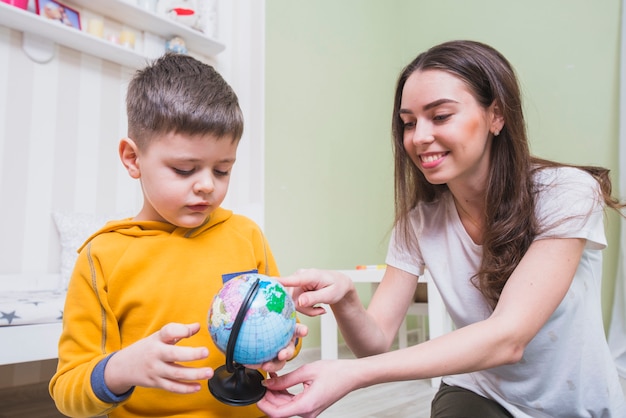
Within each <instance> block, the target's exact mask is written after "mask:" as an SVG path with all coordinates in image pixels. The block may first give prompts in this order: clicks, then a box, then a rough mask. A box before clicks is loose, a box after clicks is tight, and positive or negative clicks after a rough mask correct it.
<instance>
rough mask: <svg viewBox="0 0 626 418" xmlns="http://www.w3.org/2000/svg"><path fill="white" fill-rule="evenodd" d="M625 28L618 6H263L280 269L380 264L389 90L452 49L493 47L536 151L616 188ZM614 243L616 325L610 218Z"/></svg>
mask: <svg viewBox="0 0 626 418" xmlns="http://www.w3.org/2000/svg"><path fill="white" fill-rule="evenodd" d="M619 26H620V1H619V0H604V1H602V2H598V1H594V0H527V1H523V2H522V1H518V2H513V1H510V0H509V1H504V0H473V1H458V0H440V1H426V0H416V1H409V0H403V1H401V0H394V1H388V2H381V1H377V0H342V1H332V0H316V1H304V0H266V69H265V71H266V132H265V134H266V157H265V158H266V161H265V165H266V179H265V187H266V196H265V198H266V220H265V229H266V233H267V236H268V239H269V241H270V244H271V246H272V249H273V251H274V254H275V256H276V258H277V260H278V263H279V266H280V268H281V272H282V273H283V274H289V273H292V272H293V271H294V270H296V269H297V268H300V267H318V268H332V269H340V268H353V267H354V266H355V265H357V264H376V263H382V262H384V257H385V253H386V246H387V241H388V233H389V230H390V227H391V222H392V215H393V201H392V200H393V166H392V158H391V148H390V141H391V139H390V138H391V135H390V113H391V108H392V98H393V90H394V84H395V80H396V77H397V75H398V73H399V71H400V70H401V69H402V67H403V66H404V65H405V64H407V63H408V62H409V61H410V60H411V59H412V58H413V57H414V56H415V55H417V54H418V53H419V52H421V51H423V50H425V49H427V48H428V47H430V46H432V45H434V44H436V43H439V42H442V41H445V40H450V39H460V38H464V39H474V40H479V41H483V42H486V43H489V44H491V45H493V46H494V47H496V48H497V49H499V50H500V51H501V52H502V53H503V54H504V55H505V56H506V57H507V58H508V59H509V60H510V61H511V63H512V64H513V65H514V66H515V68H516V69H517V72H518V75H519V78H520V82H521V85H522V91H523V94H524V100H525V111H526V117H527V123H528V128H529V136H530V139H531V147H532V151H533V153H535V154H537V155H539V156H542V157H546V158H550V159H556V160H559V161H563V162H571V163H581V164H595V165H602V166H606V167H608V168H611V169H612V170H613V174H614V175H613V178H614V179H615V181H617V170H618V161H617V149H618V87H619V80H618V74H619V68H618V67H619V36H620V29H619ZM616 186H617V185H616ZM615 190H617V187H615ZM607 234H608V239H609V248H607V250H605V253H604V257H605V263H604V266H605V270H604V286H603V295H602V296H603V302H604V312H603V313H604V318H605V323H607V324H608V321H609V318H610V309H611V303H612V295H613V287H614V278H615V272H616V263H617V245H618V219H617V216H615V215H613V214H611V215H609V216H608V218H607ZM305 323H307V324H308V325H309V326H310V328H311V334H310V338H307V340H306V341H307V346H316V345H319V334H318V329H317V328H318V321H317V320H309V319H306V320H305Z"/></svg>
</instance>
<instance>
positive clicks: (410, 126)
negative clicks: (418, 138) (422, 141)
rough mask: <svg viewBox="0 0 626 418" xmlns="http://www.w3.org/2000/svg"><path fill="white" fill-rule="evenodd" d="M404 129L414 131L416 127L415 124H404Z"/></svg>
mask: <svg viewBox="0 0 626 418" xmlns="http://www.w3.org/2000/svg"><path fill="white" fill-rule="evenodd" d="M402 127H403V128H404V129H413V128H414V127H415V122H402Z"/></svg>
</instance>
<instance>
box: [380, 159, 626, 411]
mask: <svg viewBox="0 0 626 418" xmlns="http://www.w3.org/2000/svg"><path fill="white" fill-rule="evenodd" d="M535 182H536V184H538V185H541V186H539V187H540V192H539V193H538V196H537V199H536V213H537V217H538V219H539V221H540V223H541V225H542V226H545V227H548V228H547V229H546V230H545V231H544V232H543V233H542V234H541V235H540V236H538V237H537V238H536V239H542V238H550V237H555V238H574V237H575V238H584V239H586V240H587V244H586V246H585V249H584V252H583V255H582V258H581V261H580V264H579V266H578V269H577V270H576V275H575V277H574V280H573V282H572V285H571V287H570V289H569V290H568V292H567V294H566V295H565V297H564V298H563V301H562V302H561V304H560V305H559V306H558V308H557V309H556V311H555V312H554V313H553V314H552V316H551V317H550V318H549V320H548V322H547V323H546V324H545V325H544V326H543V327H542V328H541V330H540V331H539V333H538V334H537V335H536V336H535V337H534V338H533V339H532V341H531V342H530V343H529V344H528V346H527V347H526V349H525V351H524V356H523V358H522V360H521V361H519V362H518V363H516V364H512V365H505V366H500V367H495V368H492V369H488V370H483V371H478V372H473V373H467V374H460V375H454V376H445V377H444V378H443V381H444V382H445V383H447V384H449V385H454V386H459V387H463V388H466V389H469V390H471V391H473V392H475V393H478V394H480V395H482V396H485V397H487V398H489V399H493V400H495V401H496V402H498V403H499V404H500V405H502V406H503V407H504V408H506V409H507V410H508V411H509V412H510V413H511V414H513V416H515V417H533V418H537V417H614V418H624V417H626V405H625V401H624V396H623V392H622V389H621V386H620V383H619V379H618V376H617V371H616V367H615V364H614V362H613V360H612V358H611V355H610V352H609V349H608V345H607V343H606V339H605V335H604V328H603V323H602V311H601V306H600V285H601V278H602V277H601V276H602V255H601V251H600V250H602V249H603V248H604V247H605V246H606V238H605V235H604V223H603V222H604V215H603V202H602V200H601V197H600V196H599V190H598V189H599V188H598V184H597V182H596V181H595V180H594V179H593V177H591V176H590V175H589V174H587V173H586V172H583V171H581V170H578V169H573V168H558V169H544V170H541V171H540V172H539V174H537V176H536V178H535ZM410 221H411V227H412V230H413V232H414V237H415V239H416V240H417V246H416V250H414V251H412V252H407V251H406V250H404V248H406V247H405V246H404V245H402V243H401V242H400V241H399V240H398V234H397V232H396V231H394V234H393V236H392V239H391V242H390V244H389V252H388V254H387V259H386V262H387V264H388V265H390V266H393V267H396V268H399V269H401V270H404V271H407V272H409V273H412V274H414V275H421V274H423V272H424V269H425V268H427V269H428V270H429V273H430V274H431V276H432V279H433V282H434V284H435V285H436V287H437V289H438V290H439V292H440V294H441V297H442V299H443V301H444V303H445V305H446V308H447V310H448V313H449V314H450V317H451V318H452V320H453V321H454V323H455V325H456V327H457V328H461V327H463V326H466V325H468V324H471V323H474V322H477V321H481V320H484V319H486V318H488V317H489V316H490V315H491V313H492V309H491V308H490V306H489V304H488V303H487V302H486V300H485V299H484V297H483V296H482V295H481V294H480V292H479V291H478V290H477V289H476V288H475V287H474V285H473V284H472V283H471V282H470V278H471V277H472V276H473V275H474V274H475V273H476V272H477V271H478V268H479V266H480V261H481V257H482V246H480V245H476V244H475V243H474V242H473V241H472V239H471V238H470V237H469V235H468V234H467V232H466V231H465V229H464V227H463V225H462V224H461V221H460V219H459V216H458V213H457V211H456V208H455V206H454V201H453V199H452V196H451V195H450V194H449V193H448V194H445V195H444V196H442V197H441V199H440V200H439V201H438V202H434V203H421V204H419V205H418V206H417V207H416V208H415V209H414V210H413V211H412V212H411V214H410Z"/></svg>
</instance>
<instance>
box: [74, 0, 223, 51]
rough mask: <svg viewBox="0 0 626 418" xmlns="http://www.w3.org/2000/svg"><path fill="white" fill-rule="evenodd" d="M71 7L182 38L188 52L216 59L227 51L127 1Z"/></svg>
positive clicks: (80, 0) (87, 0)
mask: <svg viewBox="0 0 626 418" xmlns="http://www.w3.org/2000/svg"><path fill="white" fill-rule="evenodd" d="M66 2H67V4H68V5H76V6H79V7H82V8H85V9H88V10H91V11H93V12H95V13H98V14H101V15H103V16H106V17H108V18H111V19H113V20H117V21H121V22H122V23H126V24H127V25H128V26H131V27H133V28H136V29H139V30H142V31H146V32H151V33H154V34H155V35H159V36H162V37H164V38H165V39H170V38H172V37H174V36H180V37H181V38H183V39H184V40H185V44H186V45H187V49H189V50H190V51H194V52H197V53H199V54H200V55H204V56H207V57H212V56H215V55H217V54H219V53H220V52H222V51H223V50H224V45H222V44H220V43H219V42H217V41H215V40H214V39H211V38H209V37H208V36H206V35H205V34H203V33H202V32H200V31H197V30H195V29H191V28H190V27H188V26H185V25H183V24H180V23H178V22H175V21H173V20H171V19H168V18H165V17H162V16H160V15H158V14H156V13H153V12H150V11H148V10H145V9H142V8H141V7H138V6H135V5H134V4H131V3H127V2H125V1H123V0H67V1H66Z"/></svg>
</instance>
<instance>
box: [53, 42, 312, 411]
mask: <svg viewBox="0 0 626 418" xmlns="http://www.w3.org/2000/svg"><path fill="white" fill-rule="evenodd" d="M126 105H127V113H128V133H129V137H128V138H123V139H122V140H121V141H120V144H119V155H120V158H121V161H122V163H123V164H124V167H125V168H126V170H127V171H128V174H129V175H130V176H131V177H132V178H134V179H139V180H140V182H141V187H142V191H143V197H144V202H143V207H142V209H141V210H140V212H139V213H138V214H137V216H135V217H134V218H131V219H124V220H120V221H114V222H109V223H108V224H107V225H105V226H104V227H103V228H102V229H101V230H100V231H98V232H96V233H95V234H94V235H92V236H91V237H90V238H89V239H88V240H87V242H86V243H85V244H84V245H83V247H82V248H81V249H80V255H79V257H78V261H77V262H76V266H75V269H74V273H73V275H72V279H71V282H70V285H69V288H68V294H67V301H66V306H65V311H64V329H63V334H62V335H61V339H60V342H59V365H58V370H57V372H56V374H55V375H54V377H53V378H52V380H51V382H50V393H51V395H52V397H53V398H54V400H55V402H56V405H57V407H58V409H59V410H60V411H61V412H63V413H64V414H67V415H69V416H94V415H107V414H108V416H109V417H117V416H124V417H146V416H160V417H164V416H194V417H200V416H202V417H224V416H233V415H236V416H239V417H258V416H263V414H262V413H261V412H260V411H259V410H258V409H257V408H256V406H255V405H251V406H246V407H237V408H236V409H235V408H233V407H230V406H227V405H225V404H222V403H220V402H219V401H217V400H216V399H215V398H213V396H212V395H211V394H210V392H209V391H208V389H207V387H206V382H207V380H208V379H210V378H211V377H212V376H213V369H215V368H217V367H219V366H221V365H223V364H224V355H223V354H222V353H221V352H220V351H219V350H218V349H217V348H216V347H215V345H214V344H213V342H212V341H211V337H210V335H209V333H208V331H207V329H206V327H201V326H200V324H199V323H198V322H197V321H198V319H199V318H201V319H204V318H206V317H207V314H208V312H209V309H210V305H211V302H212V299H213V296H214V295H215V294H216V293H217V292H218V291H219V289H220V288H221V287H222V285H223V281H224V280H226V279H228V278H230V277H233V276H234V275H237V274H238V273H243V272H250V271H255V272H259V273H262V274H267V275H270V276H276V275H278V269H277V267H276V263H275V261H274V258H273V256H272V253H271V251H270V248H269V246H268V244H267V242H266V240H265V238H264V236H263V233H262V232H261V230H260V229H259V227H258V226H257V225H256V224H255V223H254V222H252V221H251V220H249V219H247V218H244V217H242V216H238V215H234V214H232V212H230V211H228V210H225V209H222V208H220V204H221V203H222V201H223V200H224V198H225V196H226V192H227V190H228V184H229V179H230V173H231V170H232V168H233V164H234V163H235V156H236V151H237V145H238V143H239V140H240V138H241V136H242V133H243V116H242V113H241V110H240V108H239V104H238V100H237V96H236V95H235V93H234V92H233V90H232V89H231V88H230V86H229V85H228V84H227V83H226V82H225V81H224V80H223V78H222V77H221V76H220V75H219V74H218V73H217V72H216V71H215V70H214V69H213V68H212V67H210V66H208V65H205V64H202V63H200V62H199V61H197V60H195V59H194V58H191V57H188V56H184V55H176V54H168V55H165V56H163V57H162V58H160V59H158V60H157V61H156V62H154V63H153V64H152V65H150V66H148V67H147V68H145V69H144V70H142V71H139V72H138V73H137V74H136V75H135V77H134V78H133V80H132V81H131V83H130V85H129V88H128V93H127V98H126ZM296 334H297V337H302V336H304V335H305V334H306V330H305V328H304V327H302V326H299V327H298V328H297V332H296ZM294 352H295V347H294V345H293V343H292V344H290V345H289V346H288V347H286V348H285V349H283V350H281V352H280V353H279V355H278V357H277V359H275V360H274V361H273V362H268V363H265V364H264V365H262V368H263V369H265V370H267V371H276V370H278V369H280V368H282V366H283V365H284V362H285V361H286V359H288V358H290V357H292V356H293V355H294ZM202 389H204V390H202Z"/></svg>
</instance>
